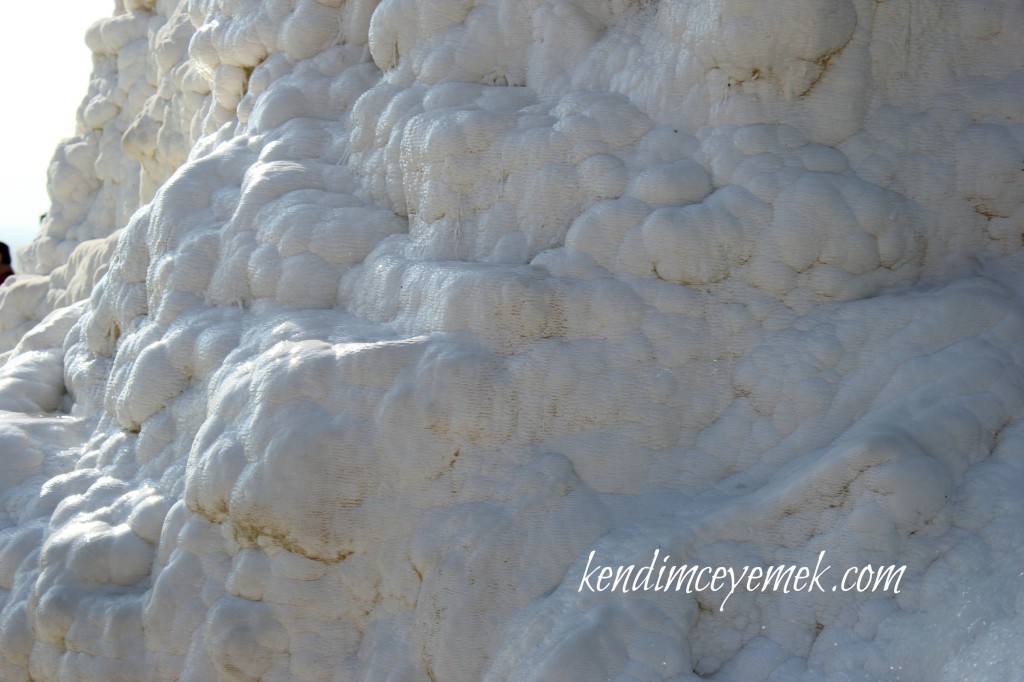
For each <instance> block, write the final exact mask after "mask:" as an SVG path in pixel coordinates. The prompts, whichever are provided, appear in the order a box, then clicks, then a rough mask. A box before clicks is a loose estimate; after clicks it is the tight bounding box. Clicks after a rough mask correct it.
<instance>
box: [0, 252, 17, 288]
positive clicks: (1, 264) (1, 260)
mask: <svg viewBox="0 0 1024 682" xmlns="http://www.w3.org/2000/svg"><path fill="white" fill-rule="evenodd" d="M13 274H14V268H13V267H11V250H10V249H9V248H8V247H7V244H4V243H3V242H0V284H3V283H4V280H6V279H7V278H8V277H10V276H11V275H13Z"/></svg>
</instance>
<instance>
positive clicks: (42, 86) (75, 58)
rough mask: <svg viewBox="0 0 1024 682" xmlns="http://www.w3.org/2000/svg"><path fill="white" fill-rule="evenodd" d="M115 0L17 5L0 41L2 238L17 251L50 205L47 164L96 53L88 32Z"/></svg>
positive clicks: (69, 128) (69, 125)
mask: <svg viewBox="0 0 1024 682" xmlns="http://www.w3.org/2000/svg"><path fill="white" fill-rule="evenodd" d="M113 11H114V0H56V1H52V0H51V2H46V3H41V2H12V3H7V5H6V6H5V7H4V24H5V25H6V26H7V27H8V28H7V32H6V33H5V35H4V39H3V40H2V41H0V63H3V64H7V67H6V68H5V69H4V81H3V86H2V90H0V93H2V95H0V149H2V150H3V151H4V161H3V163H0V241H5V242H7V243H8V244H9V245H10V246H11V250H12V251H15V250H17V249H18V248H20V247H22V246H24V245H25V244H27V243H28V242H29V241H31V240H32V237H33V236H34V235H35V233H36V231H37V230H38V227H39V214H41V213H43V212H45V211H46V210H47V209H48V208H49V205H50V202H49V198H48V197H47V195H46V167H47V166H48V165H49V162H50V157H52V156H53V150H54V147H56V145H57V142H58V141H60V139H61V138H64V137H69V136H71V135H73V134H74V132H75V110H76V109H77V108H78V105H79V103H80V102H81V101H82V98H83V97H84V96H85V93H86V90H87V89H88V85H89V73H90V72H91V71H92V56H91V54H90V53H89V50H88V48H86V47H85V31H86V29H87V28H88V27H89V26H90V25H91V24H92V23H93V21H95V20H96V19H99V18H100V17H104V16H110V15H111V14H113Z"/></svg>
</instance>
